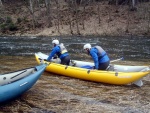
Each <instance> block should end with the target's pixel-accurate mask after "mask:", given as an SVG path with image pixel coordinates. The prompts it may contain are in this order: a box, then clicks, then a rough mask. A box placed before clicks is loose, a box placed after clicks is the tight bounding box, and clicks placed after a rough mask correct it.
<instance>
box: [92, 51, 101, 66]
mask: <svg viewBox="0 0 150 113" xmlns="http://www.w3.org/2000/svg"><path fill="white" fill-rule="evenodd" d="M90 54H91V56H92V58H93V60H94V64H95V69H98V67H99V62H98V56H97V54H96V52H95V51H94V50H91V51H90Z"/></svg>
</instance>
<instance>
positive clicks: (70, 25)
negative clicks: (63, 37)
mask: <svg viewBox="0 0 150 113" xmlns="http://www.w3.org/2000/svg"><path fill="white" fill-rule="evenodd" d="M69 11H70V8H69V9H68V20H69V28H70V33H71V34H73V30H72V24H71V19H70V16H69Z"/></svg>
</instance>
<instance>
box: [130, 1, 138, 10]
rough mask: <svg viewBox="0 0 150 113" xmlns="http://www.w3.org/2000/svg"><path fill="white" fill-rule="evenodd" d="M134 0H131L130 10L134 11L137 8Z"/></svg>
mask: <svg viewBox="0 0 150 113" xmlns="http://www.w3.org/2000/svg"><path fill="white" fill-rule="evenodd" d="M136 2H137V1H136V0H131V9H130V10H131V11H136V10H137V8H136Z"/></svg>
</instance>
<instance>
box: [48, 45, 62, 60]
mask: <svg viewBox="0 0 150 113" xmlns="http://www.w3.org/2000/svg"><path fill="white" fill-rule="evenodd" d="M59 49H60V48H59V47H58V46H56V47H54V48H53V50H52V51H51V53H50V54H49V57H48V58H47V60H48V61H50V60H51V59H52V57H53V56H54V55H55V54H56V53H57V52H58V51H59Z"/></svg>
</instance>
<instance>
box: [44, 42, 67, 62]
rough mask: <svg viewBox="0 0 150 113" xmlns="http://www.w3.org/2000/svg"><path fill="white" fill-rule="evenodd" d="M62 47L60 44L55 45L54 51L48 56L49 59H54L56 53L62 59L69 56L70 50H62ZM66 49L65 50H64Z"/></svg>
mask: <svg viewBox="0 0 150 113" xmlns="http://www.w3.org/2000/svg"><path fill="white" fill-rule="evenodd" d="M61 48H62V47H60V45H57V46H55V47H54V48H53V49H52V52H51V53H50V54H49V57H48V58H47V60H48V61H50V60H51V59H52V57H53V56H54V55H55V54H56V55H57V56H58V57H59V58H60V59H61V60H62V59H63V58H64V57H65V56H68V55H69V54H68V52H67V51H65V50H61ZM64 51H65V52H64Z"/></svg>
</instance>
